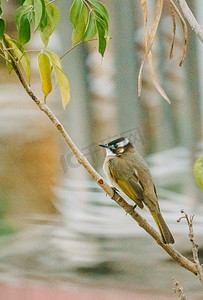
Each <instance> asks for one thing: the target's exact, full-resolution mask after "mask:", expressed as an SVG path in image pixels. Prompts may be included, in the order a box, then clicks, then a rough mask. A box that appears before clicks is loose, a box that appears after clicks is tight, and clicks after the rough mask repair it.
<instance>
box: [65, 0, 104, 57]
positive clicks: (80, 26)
mask: <svg viewBox="0 0 203 300" xmlns="http://www.w3.org/2000/svg"><path fill="white" fill-rule="evenodd" d="M70 20H71V23H72V24H73V33H72V44H73V45H75V44H76V43H77V42H79V41H82V42H87V41H89V40H91V39H92V38H93V37H95V35H96V34H98V39H99V53H100V54H101V55H102V56H104V52H105V50H106V41H107V39H108V28H109V15H108V12H107V10H106V8H105V6H104V5H103V4H102V3H101V2H99V1H97V0H74V2H73V4H72V6H71V9H70Z"/></svg>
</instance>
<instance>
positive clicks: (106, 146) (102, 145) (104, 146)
mask: <svg viewBox="0 0 203 300" xmlns="http://www.w3.org/2000/svg"><path fill="white" fill-rule="evenodd" d="M99 146H100V147H103V148H109V146H108V144H99Z"/></svg>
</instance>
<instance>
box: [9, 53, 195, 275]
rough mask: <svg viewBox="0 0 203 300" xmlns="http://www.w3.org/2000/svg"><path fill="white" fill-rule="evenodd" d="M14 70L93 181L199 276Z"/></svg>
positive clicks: (19, 73)
mask: <svg viewBox="0 0 203 300" xmlns="http://www.w3.org/2000/svg"><path fill="white" fill-rule="evenodd" d="M11 61H12V66H13V69H14V71H15V73H16V75H17V77H18V78H19V80H20V82H21V84H22V86H23V87H24V89H25V91H26V93H27V94H28V95H29V96H30V97H31V99H32V100H33V101H34V102H35V103H36V104H37V106H38V107H39V109H40V110H41V111H43V112H44V113H45V114H46V115H47V117H48V118H49V119H50V121H51V122H52V123H53V124H54V126H55V127H56V128H57V130H58V131H59V132H60V134H61V135H62V136H63V138H64V140H65V141H66V143H67V144H68V146H69V147H70V149H71V150H72V152H73V153H74V155H75V157H76V158H77V160H78V162H79V163H80V164H82V166H83V167H84V168H85V169H86V170H87V172H88V173H89V174H90V176H91V177H92V179H93V180H95V181H96V182H97V184H98V185H99V186H100V187H101V188H102V189H103V190H104V191H105V192H106V194H108V195H109V196H110V197H111V199H112V200H114V201H115V202H116V203H117V204H118V205H120V206H121V207H122V208H123V209H124V210H125V211H126V212H127V213H128V214H130V215H131V217H132V218H133V219H134V220H135V221H136V222H137V223H138V225H139V226H140V227H142V228H143V229H144V230H145V231H146V232H147V233H148V234H149V235H151V236H152V237H153V238H154V239H155V241H156V242H157V243H158V245H160V246H161V247H162V248H163V249H164V250H165V251H166V252H167V253H168V254H169V255H170V256H171V257H172V258H173V259H174V260H175V261H176V262H178V264H179V265H181V266H182V267H184V268H185V269H187V270H188V271H190V272H192V273H193V274H195V275H197V271H196V267H195V264H194V263H193V262H191V261H190V260H188V259H187V258H186V257H184V256H183V255H181V254H180V253H179V252H178V251H176V250H175V249H174V248H173V247H172V246H171V245H166V244H164V243H163V242H162V239H161V236H160V235H159V233H158V232H157V231H156V230H155V229H154V228H153V227H152V226H150V225H149V224H148V223H147V221H146V220H145V219H144V218H143V217H142V216H141V215H139V214H138V213H137V212H136V211H135V210H134V209H133V207H132V206H131V205H129V204H128V203H127V202H126V201H125V200H124V199H123V198H122V197H121V196H120V195H119V194H118V193H117V192H115V191H114V190H113V189H112V188H111V187H110V186H109V185H108V184H107V183H106V182H105V181H104V179H103V178H102V177H101V176H100V175H99V174H98V173H97V172H96V171H95V169H94V168H93V167H92V166H91V164H90V163H89V162H88V160H87V159H86V157H85V156H84V155H83V154H82V153H81V152H80V150H79V149H78V148H77V146H76V145H75V144H74V142H73V141H72V139H71V137H70V136H69V135H68V133H67V131H66V130H65V128H64V127H63V125H62V124H61V122H60V121H59V120H58V119H57V118H56V116H55V115H54V114H53V112H52V111H51V110H50V108H49V107H48V106H47V105H46V104H45V103H44V102H42V101H40V100H39V99H38V98H37V97H36V96H35V94H34V93H33V91H32V90H31V88H30V87H29V85H28V84H27V82H26V81H25V79H24V77H23V75H22V74H21V71H20V69H19V67H18V65H17V64H16V62H15V61H14V60H13V59H12V58H11Z"/></svg>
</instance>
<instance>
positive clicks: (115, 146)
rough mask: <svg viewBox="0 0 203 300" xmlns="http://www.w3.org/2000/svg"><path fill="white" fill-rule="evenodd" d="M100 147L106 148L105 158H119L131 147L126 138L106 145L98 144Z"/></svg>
mask: <svg viewBox="0 0 203 300" xmlns="http://www.w3.org/2000/svg"><path fill="white" fill-rule="evenodd" d="M99 146H100V147H103V148H106V155H107V156H121V155H122V154H123V153H125V152H126V151H128V149H129V147H130V148H131V147H132V143H131V142H130V141H129V140H128V138H126V137H121V138H119V139H116V140H113V141H111V142H109V143H108V144H99Z"/></svg>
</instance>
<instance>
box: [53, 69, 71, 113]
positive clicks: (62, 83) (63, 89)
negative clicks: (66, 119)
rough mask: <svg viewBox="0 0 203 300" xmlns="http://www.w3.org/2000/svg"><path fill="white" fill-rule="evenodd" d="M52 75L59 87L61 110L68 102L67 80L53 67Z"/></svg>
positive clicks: (68, 86)
mask: <svg viewBox="0 0 203 300" xmlns="http://www.w3.org/2000/svg"><path fill="white" fill-rule="evenodd" d="M54 73H55V76H56V81H57V83H58V86H59V90H60V94H61V99H62V104H63V108H64V109H65V108H66V105H67V104H68V102H69V101H70V85H69V81H68V78H67V77H66V75H65V74H64V72H63V71H62V70H61V69H60V68H59V67H58V66H56V67H54Z"/></svg>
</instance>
